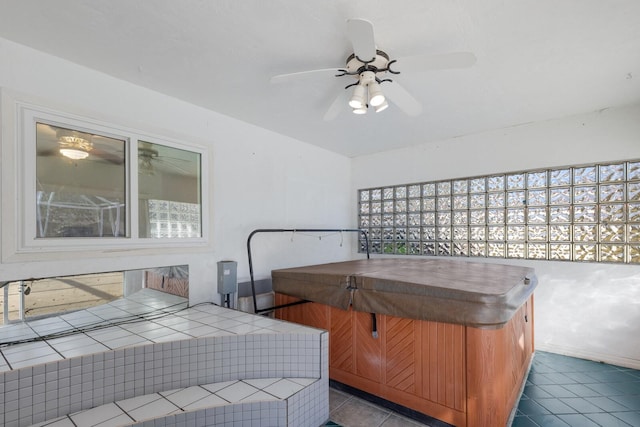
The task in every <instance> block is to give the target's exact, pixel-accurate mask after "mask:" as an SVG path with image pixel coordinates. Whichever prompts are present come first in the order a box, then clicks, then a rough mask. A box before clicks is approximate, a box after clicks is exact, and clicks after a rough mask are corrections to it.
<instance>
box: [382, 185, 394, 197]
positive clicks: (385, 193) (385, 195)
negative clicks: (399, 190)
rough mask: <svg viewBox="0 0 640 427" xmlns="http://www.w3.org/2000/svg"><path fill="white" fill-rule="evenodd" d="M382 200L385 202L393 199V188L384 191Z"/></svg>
mask: <svg viewBox="0 0 640 427" xmlns="http://www.w3.org/2000/svg"><path fill="white" fill-rule="evenodd" d="M382 198H383V199H385V200H388V199H393V188H392V187H388V188H384V189H382Z"/></svg>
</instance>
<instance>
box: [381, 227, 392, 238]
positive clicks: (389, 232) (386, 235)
mask: <svg viewBox="0 0 640 427" xmlns="http://www.w3.org/2000/svg"><path fill="white" fill-rule="evenodd" d="M393 235H394V233H393V228H383V229H382V240H393Z"/></svg>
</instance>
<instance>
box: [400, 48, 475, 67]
mask: <svg viewBox="0 0 640 427" xmlns="http://www.w3.org/2000/svg"><path fill="white" fill-rule="evenodd" d="M475 63H476V56H475V55H474V54H473V53H471V52H451V53H443V54H440V55H432V54H420V55H412V56H407V57H404V58H398V60H397V66H395V67H393V68H394V69H395V68H397V69H398V70H399V71H400V72H405V71H406V72H412V71H428V70H447V69H452V68H469V67H471V66H472V65H473V64H475Z"/></svg>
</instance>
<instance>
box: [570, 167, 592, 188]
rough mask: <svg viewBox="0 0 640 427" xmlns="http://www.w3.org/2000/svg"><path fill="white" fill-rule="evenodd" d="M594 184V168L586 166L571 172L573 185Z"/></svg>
mask: <svg viewBox="0 0 640 427" xmlns="http://www.w3.org/2000/svg"><path fill="white" fill-rule="evenodd" d="M595 182H596V167H595V166H587V167H583V168H575V169H574V170H573V183H574V184H575V185H580V184H595Z"/></svg>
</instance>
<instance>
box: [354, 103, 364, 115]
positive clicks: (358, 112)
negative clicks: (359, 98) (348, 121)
mask: <svg viewBox="0 0 640 427" xmlns="http://www.w3.org/2000/svg"><path fill="white" fill-rule="evenodd" d="M353 114H367V105H366V104H365V105H363V106H362V107H360V108H354V109H353Z"/></svg>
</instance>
